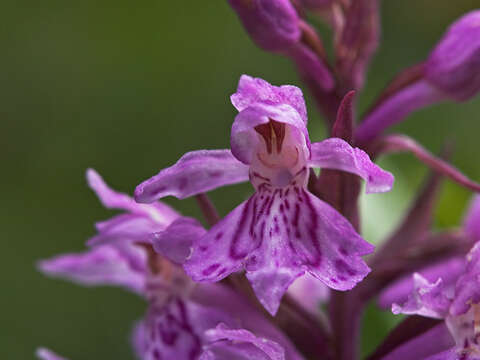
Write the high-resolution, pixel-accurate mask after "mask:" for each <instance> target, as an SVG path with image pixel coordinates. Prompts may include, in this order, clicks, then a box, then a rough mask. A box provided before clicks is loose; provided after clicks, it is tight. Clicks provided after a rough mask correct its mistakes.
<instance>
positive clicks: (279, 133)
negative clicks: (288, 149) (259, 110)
mask: <svg viewBox="0 0 480 360" xmlns="http://www.w3.org/2000/svg"><path fill="white" fill-rule="evenodd" d="M270 124H271V125H272V128H273V132H274V133H275V137H276V138H277V153H280V151H282V145H283V140H284V139H285V124H284V123H280V122H278V121H273V120H270Z"/></svg>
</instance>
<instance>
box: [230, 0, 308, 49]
mask: <svg viewBox="0 0 480 360" xmlns="http://www.w3.org/2000/svg"><path fill="white" fill-rule="evenodd" d="M228 2H229V3H230V5H231V6H232V8H233V9H234V10H235V12H236V13H237V15H238V16H239V18H240V20H241V21H242V23H243V26H244V27H245V29H246V30H247V32H248V34H249V35H250V37H251V38H252V40H253V41H254V42H255V43H256V44H257V45H258V46H259V47H260V48H262V49H264V50H267V51H274V52H283V51H285V50H287V49H288V48H290V47H291V46H292V45H294V44H295V43H297V42H298V41H299V40H300V37H301V30H300V27H299V18H298V15H297V12H296V11H295V8H294V7H293V6H292V4H291V3H290V1H289V0H229V1H228Z"/></svg>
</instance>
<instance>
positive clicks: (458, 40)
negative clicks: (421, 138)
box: [425, 10, 480, 101]
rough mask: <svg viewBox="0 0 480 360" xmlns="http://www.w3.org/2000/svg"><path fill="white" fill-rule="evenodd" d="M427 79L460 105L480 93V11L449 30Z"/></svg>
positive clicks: (431, 62) (433, 56)
mask: <svg viewBox="0 0 480 360" xmlns="http://www.w3.org/2000/svg"><path fill="white" fill-rule="evenodd" d="M425 78H426V80H427V81H428V82H429V83H431V84H433V85H434V86H435V87H437V88H438V89H439V90H440V91H442V92H444V93H446V94H447V95H448V96H449V97H451V98H453V99H455V100H458V101H462V100H467V99H469V98H471V97H472V96H474V95H475V94H476V93H477V92H478V91H479V90H480V10H475V11H472V12H470V13H468V14H466V15H464V16H463V17H461V18H460V19H459V20H457V21H456V22H454V23H453V24H452V25H451V26H450V28H449V29H448V31H447V32H446V33H445V35H444V36H443V38H442V39H441V40H440V42H439V43H438V45H437V46H436V48H435V49H434V50H433V52H432V53H431V54H430V57H429V58H428V60H427V62H426V64H425Z"/></svg>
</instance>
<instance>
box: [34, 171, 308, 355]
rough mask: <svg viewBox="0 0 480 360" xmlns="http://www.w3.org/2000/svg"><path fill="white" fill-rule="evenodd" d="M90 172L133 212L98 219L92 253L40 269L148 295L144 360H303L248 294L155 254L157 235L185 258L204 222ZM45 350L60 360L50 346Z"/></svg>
mask: <svg viewBox="0 0 480 360" xmlns="http://www.w3.org/2000/svg"><path fill="white" fill-rule="evenodd" d="M87 177H88V181H89V184H90V186H91V187H92V188H93V189H94V190H95V191H96V193H97V195H98V196H99V198H100V199H101V201H102V202H103V203H104V205H106V206H107V207H115V208H121V209H124V210H127V211H129V213H127V214H122V215H118V216H116V217H114V218H113V219H111V220H109V221H106V222H103V223H100V226H99V225H98V224H97V229H98V231H99V234H98V235H97V236H95V237H94V238H92V239H90V240H89V242H88V243H89V244H90V245H91V248H90V249H89V250H87V251H86V252H84V253H80V254H67V255H60V256H58V257H55V258H53V259H50V260H43V261H41V262H40V263H39V268H40V270H41V271H42V272H44V273H45V274H47V275H52V276H56V277H62V278H66V279H70V280H72V281H74V282H76V283H79V284H82V285H87V286H90V285H115V286H122V287H124V288H127V289H128V290H131V291H133V292H135V293H137V294H139V295H141V296H143V297H144V298H145V299H146V300H147V302H148V304H149V306H148V311H147V314H146V316H145V318H144V319H142V320H141V321H139V322H138V323H137V325H136V326H135V328H134V331H133V335H132V344H133V347H134V349H135V353H136V354H137V356H138V358H139V359H142V360H158V359H173V358H175V359H179V360H183V359H185V360H200V359H201V360H220V359H224V358H225V357H226V356H228V357H232V358H235V359H245V360H247V359H255V360H290V359H292V360H300V359H301V356H300V355H299V354H298V353H297V351H296V350H295V348H294V347H293V345H292V344H291V343H290V341H289V340H288V339H287V338H286V337H285V336H284V335H283V334H282V333H281V332H280V331H279V330H277V329H276V328H275V327H274V326H273V325H271V324H270V323H269V322H268V321H267V320H266V319H265V318H263V317H262V316H261V315H260V314H259V313H258V312H257V311H256V310H254V309H253V308H251V306H250V305H249V304H248V303H247V302H246V301H245V300H244V299H243V298H242V297H241V296H239V295H238V294H236V293H234V292H233V291H232V290H230V289H228V288H226V287H225V286H223V285H220V284H215V285H212V284H202V285H199V286H195V284H194V283H193V282H192V281H191V279H190V278H189V277H188V276H187V275H186V274H185V272H184V270H183V269H182V268H181V267H180V266H179V265H176V264H174V263H172V262H171V261H170V260H167V258H166V257H164V256H161V255H159V254H158V253H156V252H154V251H153V249H152V245H151V241H152V240H153V239H155V241H156V249H157V250H158V251H163V252H164V253H165V255H166V256H168V257H169V258H171V259H174V260H175V259H176V260H178V261H180V262H181V261H183V260H184V259H185V257H186V256H188V254H189V251H190V250H189V248H188V247H185V246H184V245H185V244H191V243H192V241H193V238H196V237H198V236H202V235H203V234H204V233H205V229H203V227H201V225H200V224H198V223H197V222H196V221H194V220H192V219H187V218H183V217H180V216H179V215H178V214H177V213H176V212H175V211H174V210H172V209H171V208H169V207H167V206H166V205H164V204H161V203H158V202H157V203H154V204H148V205H145V204H137V203H135V202H134V200H133V199H131V198H130V197H128V196H127V195H125V194H120V193H117V192H114V191H113V190H111V189H109V188H108V186H107V185H106V184H105V183H104V182H103V180H102V179H101V178H100V176H99V175H98V174H97V173H95V172H94V171H93V170H89V171H88V173H87ZM105 224H106V225H105ZM152 230H153V231H152ZM152 232H154V235H151V233H152ZM162 244H163V245H162ZM240 318H241V321H240V320H239V319H240ZM247 329H248V330H247ZM38 354H39V355H38V356H39V357H40V358H42V356H43V359H46V360H57V359H58V360H60V359H61V358H59V357H58V358H56V357H55V355H54V354H53V353H51V352H49V351H48V350H46V349H41V350H39V351H38Z"/></svg>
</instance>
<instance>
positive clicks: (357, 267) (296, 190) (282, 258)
mask: <svg viewBox="0 0 480 360" xmlns="http://www.w3.org/2000/svg"><path fill="white" fill-rule="evenodd" d="M231 100H232V103H233V105H234V106H235V107H236V109H237V110H238V111H239V114H238V115H237V116H236V118H235V121H234V123H233V125H232V132H231V151H230V150H200V151H193V152H190V153H187V154H185V155H184V156H183V157H182V158H181V159H180V160H179V161H178V162H177V163H176V164H175V165H173V166H172V167H170V168H167V169H164V170H162V171H161V172H160V173H159V174H158V175H156V176H154V177H153V178H151V179H149V180H147V181H145V182H144V183H142V184H141V185H139V186H138V187H137V189H136V190H135V199H136V200H137V201H139V202H151V201H154V200H156V199H159V198H162V197H164V196H167V195H173V196H176V197H178V198H185V197H188V196H191V195H194V194H198V193H202V192H205V191H208V190H212V189H215V188H217V187H220V186H223V185H227V184H233V183H238V182H241V181H246V180H247V179H250V181H251V183H252V185H253V187H254V188H255V193H254V194H253V196H251V197H250V198H249V199H248V200H247V201H245V202H243V203H242V204H240V205H239V206H238V207H237V208H235V209H234V210H233V211H232V212H231V213H230V214H228V215H227V216H226V217H225V218H224V219H223V220H221V221H220V222H219V223H218V224H216V225H215V226H214V227H213V228H212V229H211V230H210V231H209V232H208V233H207V234H205V235H204V236H203V237H201V238H200V239H198V240H197V241H195V242H194V243H193V252H192V254H191V256H190V257H189V258H188V259H187V261H186V262H185V264H184V267H185V270H186V271H187V273H188V274H189V275H190V276H191V277H192V278H193V279H194V280H195V281H210V282H214V281H218V280H221V279H222V278H224V277H226V276H227V275H228V274H230V273H232V272H235V271H239V270H241V269H246V270H247V277H248V279H249V280H250V282H251V283H252V286H253V289H254V291H255V293H256V295H257V297H258V298H259V300H260V301H261V303H262V304H263V305H264V306H265V308H266V309H267V310H268V311H269V312H270V313H271V314H275V312H276V311H277V309H278V306H279V303H280V299H281V297H282V295H283V293H284V292H285V291H286V290H287V288H288V287H289V285H290V284H291V283H292V282H293V281H294V280H295V279H296V278H297V277H299V276H301V275H303V274H304V273H305V271H308V272H310V273H311V274H312V275H313V276H314V277H316V278H318V279H320V280H321V281H323V282H324V283H325V284H326V285H328V286H329V287H331V288H333V289H336V290H349V289H351V288H352V287H354V286H355V284H356V283H357V282H359V281H361V280H362V279H363V278H364V277H365V276H366V275H367V273H368V272H369V270H370V269H369V268H368V266H367V265H366V264H365V262H364V261H363V260H362V258H361V256H362V255H365V254H368V253H370V252H372V251H373V246H372V245H370V244H369V243H367V242H366V241H364V240H363V239H362V238H361V237H360V236H359V235H358V234H357V232H356V231H355V229H354V228H353V227H352V226H351V224H350V223H349V222H348V221H347V220H346V219H345V218H344V217H343V216H342V215H340V214H339V213H338V212H337V211H336V210H335V209H333V208H332V207H331V206H330V205H328V204H327V203H325V202H323V201H321V200H320V199H318V198H317V197H315V196H314V195H312V194H311V193H309V192H308V190H307V181H308V176H309V171H310V168H311V167H324V168H330V169H337V170H343V171H348V172H351V173H354V174H356V175H358V176H360V177H362V178H363V179H365V180H366V182H367V185H366V191H367V193H372V192H383V191H388V190H390V188H391V186H392V183H393V176H392V175H391V174H390V173H388V172H386V171H383V170H382V169H380V168H379V167H378V166H376V165H375V164H373V163H372V162H371V161H370V159H369V157H368V155H367V154H366V153H365V152H364V151H362V150H360V149H358V148H352V147H351V146H350V145H349V144H348V143H347V142H345V141H343V140H341V139H337V138H330V139H327V140H324V141H322V142H318V143H313V144H311V143H310V139H309V136H308V131H307V126H306V125H307V111H306V107H305V102H304V99H303V95H302V92H301V90H300V89H298V88H297V87H295V86H280V87H277V86H272V85H270V84H269V83H268V82H266V81H264V80H262V79H258V78H252V77H250V76H246V75H244V76H242V77H241V78H240V83H239V85H238V90H237V92H236V93H235V94H233V95H232V97H231Z"/></svg>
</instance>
